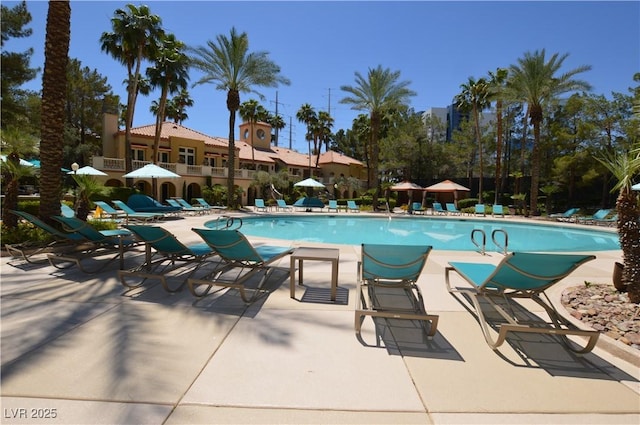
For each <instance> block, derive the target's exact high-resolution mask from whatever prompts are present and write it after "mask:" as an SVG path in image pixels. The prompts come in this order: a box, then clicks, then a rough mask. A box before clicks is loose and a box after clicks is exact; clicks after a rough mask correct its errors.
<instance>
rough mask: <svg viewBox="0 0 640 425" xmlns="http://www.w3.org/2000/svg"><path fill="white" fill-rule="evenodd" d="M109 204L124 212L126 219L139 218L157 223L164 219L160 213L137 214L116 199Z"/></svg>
mask: <svg viewBox="0 0 640 425" xmlns="http://www.w3.org/2000/svg"><path fill="white" fill-rule="evenodd" d="M111 202H113V205H115V206H116V207H118V208H120V209H121V210H122V211H124V212H125V213H126V214H127V216H128V217H136V218H139V219H140V220H143V221H145V220H146V219H148V220H149V221H157V220H160V219H162V218H164V213H160V212H137V211H135V210H134V209H132V208H131V207H130V206H129V205H127V204H125V203H124V202H122V201H119V200H117V199H114V200H112V201H111Z"/></svg>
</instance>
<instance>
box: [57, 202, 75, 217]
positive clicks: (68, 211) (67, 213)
mask: <svg viewBox="0 0 640 425" xmlns="http://www.w3.org/2000/svg"><path fill="white" fill-rule="evenodd" d="M60 214H62V215H63V216H64V217H75V216H76V212H75V211H74V210H73V208H71V207H70V206H69V205H67V204H65V203H64V202H61V203H60Z"/></svg>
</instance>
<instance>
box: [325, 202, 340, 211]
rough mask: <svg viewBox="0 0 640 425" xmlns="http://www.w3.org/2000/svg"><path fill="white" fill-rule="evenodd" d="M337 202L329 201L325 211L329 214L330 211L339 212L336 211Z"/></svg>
mask: <svg viewBox="0 0 640 425" xmlns="http://www.w3.org/2000/svg"><path fill="white" fill-rule="evenodd" d="M338 208H339V207H338V201H337V200H336V199H329V205H328V206H327V211H328V212H331V211H335V212H339V209H338Z"/></svg>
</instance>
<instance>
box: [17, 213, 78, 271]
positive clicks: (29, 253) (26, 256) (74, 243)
mask: <svg viewBox="0 0 640 425" xmlns="http://www.w3.org/2000/svg"><path fill="white" fill-rule="evenodd" d="M9 212H11V213H12V214H15V215H17V216H18V217H20V218H21V219H23V220H24V221H26V222H28V223H30V224H32V225H34V226H36V227H38V228H40V229H41V230H43V231H45V232H46V233H47V234H49V235H50V236H51V237H52V238H53V240H52V241H51V242H45V243H39V242H30V241H26V242H22V243H19V244H5V248H6V250H7V252H8V253H9V254H10V255H11V256H12V257H14V258H18V257H21V258H22V259H23V260H24V261H26V262H28V263H32V264H37V263H40V262H43V261H48V260H47V257H46V256H45V257H44V258H39V259H38V256H39V255H41V254H49V253H55V252H60V251H65V250H66V251H70V250H74V249H76V248H77V247H78V245H79V244H81V243H83V242H86V238H85V237H84V236H82V235H81V234H80V233H77V232H63V231H60V230H58V229H56V228H55V227H53V226H50V225H49V224H47V223H45V222H44V221H42V220H40V219H39V218H38V217H36V216H34V215H31V214H29V213H27V212H24V211H14V210H10V211H9Z"/></svg>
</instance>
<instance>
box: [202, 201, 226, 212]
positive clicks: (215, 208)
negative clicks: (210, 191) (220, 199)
mask: <svg viewBox="0 0 640 425" xmlns="http://www.w3.org/2000/svg"><path fill="white" fill-rule="evenodd" d="M194 199H195V200H196V202H197V203H199V204H200V205H202V206H203V207H204V208H207V209H209V210H210V211H217V212H220V211H224V210H226V209H227V207H221V206H219V205H211V204H209V203H208V202H207V201H206V200H205V199H204V198H194Z"/></svg>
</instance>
